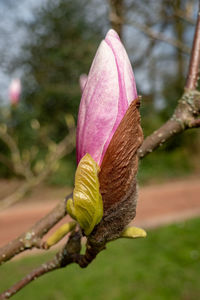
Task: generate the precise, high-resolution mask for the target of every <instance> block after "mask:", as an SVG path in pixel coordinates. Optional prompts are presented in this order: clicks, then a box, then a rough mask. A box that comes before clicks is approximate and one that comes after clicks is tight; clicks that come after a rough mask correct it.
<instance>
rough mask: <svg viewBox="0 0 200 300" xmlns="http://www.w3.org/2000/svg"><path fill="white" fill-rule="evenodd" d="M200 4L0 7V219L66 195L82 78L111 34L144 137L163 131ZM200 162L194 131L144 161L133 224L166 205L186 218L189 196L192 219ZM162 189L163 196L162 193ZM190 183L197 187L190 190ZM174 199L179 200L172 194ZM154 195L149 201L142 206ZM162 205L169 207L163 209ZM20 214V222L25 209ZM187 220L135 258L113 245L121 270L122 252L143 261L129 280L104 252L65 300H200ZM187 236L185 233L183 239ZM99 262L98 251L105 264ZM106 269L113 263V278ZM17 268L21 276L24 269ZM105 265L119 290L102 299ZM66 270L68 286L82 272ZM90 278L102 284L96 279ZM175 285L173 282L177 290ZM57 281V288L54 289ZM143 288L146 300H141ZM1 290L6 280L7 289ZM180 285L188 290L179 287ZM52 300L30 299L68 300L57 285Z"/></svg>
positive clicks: (198, 135)
mask: <svg viewBox="0 0 200 300" xmlns="http://www.w3.org/2000/svg"><path fill="white" fill-rule="evenodd" d="M198 2H199V1H198V0H175V1H172V0H158V1H156V0H151V1H147V0H143V1H140V0H124V1H123V0H119V1H116V0H110V1H108V0H43V1H39V0H21V1H15V0H6V1H5V0H0V37H1V38H0V185H1V189H0V209H3V208H7V207H9V206H11V205H12V204H15V203H17V202H19V201H20V200H23V202H22V203H24V202H25V201H26V200H27V199H28V200H27V201H29V202H31V203H33V202H36V203H37V205H40V204H41V203H42V201H43V200H44V198H45V199H46V198H47V200H52V198H54V200H59V199H60V197H64V195H65V194H67V192H68V191H70V190H71V188H72V186H73V181H74V173H75V170H76V158H75V127H76V121H77V113H78V107H79V103H80V99H81V87H80V76H81V75H82V74H88V72H89V68H90V65H91V63H92V60H93V57H94V55H95V52H96V50H97V47H98V45H99V43H100V41H101V40H102V39H103V38H104V36H105V34H106V32H107V30H108V29H109V28H110V27H111V26H112V27H114V28H115V29H116V30H117V31H118V32H119V34H120V36H121V39H122V41H123V43H124V45H125V48H126V50H127V52H128V55H129V58H130V60H131V63H132V66H133V70H134V73H135V78H136V83H137V89H138V93H139V94H140V95H141V96H142V103H141V118H142V127H143V131H144V135H145V136H147V135H149V134H151V133H152V132H153V131H154V130H156V129H157V128H158V127H160V126H161V125H162V124H163V123H164V122H166V120H167V119H168V118H169V117H170V116H171V114H172V112H173V110H174V108H175V107H176V105H177V100H178V99H179V97H181V95H182V93H183V87H184V83H185V78H186V72H187V67H188V63H189V53H190V50H191V46H192V39H193V34H194V26H195V20H196V16H197V10H198ZM82 78H83V77H82ZM199 161H200V131H199V130H198V129H192V130H189V131H186V132H184V133H183V134H181V135H178V136H176V137H174V138H172V139H171V140H170V141H169V142H167V143H165V145H163V146H162V147H160V148H159V149H158V150H156V151H155V152H153V153H151V154H150V155H148V156H147V157H146V158H145V159H143V160H142V161H141V162H140V168H139V173H138V181H139V184H140V186H145V187H144V188H143V189H141V191H142V193H143V194H142V195H144V194H145V196H143V197H144V198H145V199H146V200H144V203H145V205H146V206H145V207H144V208H141V209H143V210H142V213H141V215H139V221H138V222H139V223H140V221H141V223H142V222H143V221H144V216H147V215H148V213H149V211H151V214H152V216H154V215H153V214H154V213H155V211H157V212H158V214H157V215H156V216H159V217H160V219H162V218H164V217H163V216H164V213H165V211H166V210H167V208H166V207H165V204H166V202H168V200H170V199H171V200H172V202H173V203H174V202H175V200H176V199H179V205H177V206H176V207H175V206H173V205H172V206H171V211H170V209H168V212H169V215H170V213H171V214H172V211H173V209H174V210H175V209H176V210H179V208H180V209H181V208H182V207H187V209H188V210H191V209H192V207H190V206H188V202H189V201H188V199H189V198H192V196H191V193H193V194H195V195H193V196H194V197H193V198H195V197H196V198H195V200H194V202H195V209H196V211H197V209H199V206H200V204H199V206H198V202H200V201H199V199H197V198H199V196H198V195H199V194H198V191H199V190H198V188H199V184H198V182H199V177H200V163H199ZM182 180H183V181H182ZM166 182H167V185H165V188H164V190H162V189H161V190H159V187H158V186H157V184H164V183H165V184H166ZM174 182H175V184H174ZM192 182H195V186H193V185H192ZM172 183H173V184H172ZM170 184H171V185H170ZM187 184H188V188H187V190H188V191H189V192H188V193H185V190H183V186H184V187H185V188H186V186H187ZM36 187H39V188H38V189H36ZM152 187H153V188H154V191H155V192H156V193H158V192H159V193H160V194H159V196H158V195H157V196H158V201H156V199H155V196H154V194H151V193H152ZM145 189H146V190H145ZM173 189H175V190H176V194H175V195H174V194H173V191H174V190H173ZM171 190H172V194H171V193H170V191H171ZM177 191H178V192H177ZM168 192H169V194H167V193H168ZM186 194H187V198H186V199H185V200H184V203H182V202H181V199H183V198H184V196H185V195H186ZM149 195H151V199H152V198H153V199H155V202H153V201H152V202H148V200H149ZM164 195H165V196H166V198H164V199H165V201H164V202H162V201H161V202H159V199H160V198H162V196H164ZM173 195H174V196H173ZM173 197H174V198H173ZM189 200H191V199H189ZM141 201H142V200H141ZM160 203H161V204H160ZM159 205H160V206H159ZM184 205H185V206H184ZM191 205H192V201H191ZM158 206H159V207H160V208H159V209H160V214H159V209H158ZM161 206H162V207H161ZM39 207H40V206H39ZM47 207H48V205H47ZM15 208H16V207H15V206H14V209H15ZM147 208H148V209H147ZM152 208H154V210H153V209H152ZM18 210H19V211H18V218H19V219H20V218H21V217H22V213H21V211H22V210H21V206H20V209H18ZM161 212H162V213H163V215H162V214H161ZM26 213H27V212H26ZM26 213H25V215H26ZM38 214H39V213H38ZM25 215H24V216H23V218H24V219H26V216H25ZM3 216H4V217H5V215H2V218H3ZM140 216H141V219H140ZM175 216H177V215H175ZM142 217H143V219H142ZM28 218H30V216H29V215H28V217H27V219H28ZM175 218H176V217H175ZM11 219H12V220H13V215H12V216H10V220H11ZM2 220H3V221H2V224H3V226H4V228H5V227H9V226H10V225H8V220H9V218H8V217H5V219H2ZM16 220H18V219H16ZM173 220H174V219H173ZM177 220H180V218H177ZM188 222H189V223H181V225H173V226H174V227H173V226H172V225H171V227H166V228H162V229H157V231H155V232H153V233H152V236H153V237H151V238H150V240H148V241H147V242H139V244H138V245H139V246H138V245H137V246H135V247H136V248H134V246H133V248H131V247H132V246H130V244H129V243H128V242H124V244H123V243H122V244H119V243H118V242H117V243H118V244H119V245H118V248H117V249H115V248H114V246H112V247H111V253H114V254H113V255H116V259H117V260H119V261H120V260H121V256H123V255H124V254H123V248H126V249H127V251H129V252H128V253H131V252H134V251H138V252H139V253H141V254H140V255H139V257H138V260H137V258H136V260H137V264H136V273H134V274H133V273H132V271H130V274H129V275H127V274H128V273H126V274H125V272H124V273H123V272H122V273H121V275H119V277H117V278H115V277H116V276H117V275H116V276H115V268H116V270H118V271H117V272H120V270H121V267H120V266H121V265H119V264H118V263H116V261H115V259H114V258H113V256H112V255H111V253H110V254H108V255H107V256H106V257H105V261H104V262H101V263H100V261H99V263H98V264H97V266H96V269H95V266H94V267H93V266H92V267H91V269H89V271H87V272H88V273H86V274H88V275H86V277H84V278H83V277H82V278H83V282H84V284H81V283H80V282H79V284H80V286H81V289H82V290H81V289H80V291H79V292H78V291H77V293H74V292H73V291H71V293H72V294H71V297H72V298H70V297H69V299H93V298H92V296H91V295H92V292H91V291H92V289H90V288H91V285H94V286H95V287H96V290H95V292H94V293H95V299H133V296H132V295H135V296H136V298H134V299H198V298H199V297H200V290H199V287H198V279H197V277H198V276H197V275H196V272H197V269H198V268H197V266H199V267H200V265H199V257H200V255H199V253H200V252H199V249H197V248H196V246H195V228H197V227H198V226H199V225H200V223H199V220H198V219H197V220H195V221H194V220H192V221H188ZM190 222H191V223H190ZM143 223H145V222H143ZM161 223H162V222H161ZM0 224H1V221H0ZM4 224H6V225H4ZM145 224H146V223H145ZM153 224H154V223H153ZM197 225H198V226H197ZM12 226H14V225H12ZM23 226H24V224H22V225H21V227H20V225H19V228H20V230H21V231H22V230H23V228H24V227H23ZM2 230H3V229H1V231H2ZM12 230H13V227H12ZM12 230H11V231H12ZM186 232H189V233H188V235H187V234H185V233H186ZM19 233H20V232H19ZM12 234H13V233H12V232H11V233H9V234H8V233H4V234H3V233H2V232H0V235H2V236H3V235H4V241H7V240H9V239H10V238H11V236H12ZM15 234H16V233H15ZM192 234H193V235H194V236H193V237H194V239H192ZM177 235H179V237H180V235H181V236H182V237H181V239H180V240H179V241H177V243H178V244H176V243H175V241H174V239H176V236H177ZM163 236H164V237H165V238H166V239H164V238H163ZM184 238H185V240H184ZM170 239H172V240H173V242H172V244H169V245H168V246H166V245H165V244H166V243H168V242H169V240H170ZM154 242H155V243H157V244H154ZM145 243H146V244H145ZM156 245H157V247H156ZM170 245H171V246H170ZM184 245H187V246H186V248H184V251H182V250H181V251H180V255H179V254H177V260H176V262H175V258H174V255H175V253H174V252H172V248H173V247H174V248H177V249H183V247H184ZM146 247H147V248H148V249H149V250H148V255H150V253H154V254H153V257H152V260H151V258H150V257H149V256H148V255H147V253H146V252H144V253H143V254H142V250H141V249H144V248H146ZM159 247H160V248H159ZM163 247H164V249H162V248H163ZM167 247H169V248H167ZM198 247H199V246H198ZM158 248H159V249H161V250H163V252H162V254H160V253H159V252H157V250H158ZM112 251H113V252H112ZM120 251H121V252H120ZM170 251H171V252H170ZM187 251H189V252H187ZM188 253H189V254H188ZM187 254H188V255H187ZM103 255H104V253H102V257H101V259H102V260H103ZM109 255H110V256H111V257H110V258H108V257H109ZM130 256H131V254H130ZM117 257H118V258H117ZM128 257H129V256H128V255H127V262H124V264H125V265H126V264H127V268H128V267H129V263H128V261H131V262H133V268H134V266H135V259H134V255H133V257H132V259H130V260H129V258H130V257H129V258H128ZM157 257H160V265H159V264H158V265H157V263H155V262H156V261H157ZM37 259H38V260H40V259H41V258H37ZM37 259H36V260H37ZM124 259H125V258H123V259H122V261H121V264H123V260H124ZM172 260H173V261H174V263H173V262H172ZM138 261H139V262H140V263H141V264H140V263H139V262H138ZM197 261H198V264H197ZM144 262H145V263H144ZM153 262H154V263H153ZM26 263H28V262H26ZM31 263H32V262H30V264H31ZM34 263H35V261H34ZM110 263H111V265H112V264H113V265H112V267H111V269H109V264H110ZM194 263H196V267H195V268H193V264H194ZM115 264H117V266H115ZM145 264H147V265H148V264H149V266H150V267H152V270H153V269H154V268H155V270H154V271H152V272H153V273H154V275H153V278H154V281H151V280H150V279H149V276H152V273H151V274H149V273H148V272H147V270H146V269H145ZM141 265H142V267H141ZM183 265H184V266H185V270H187V267H188V273H187V272H186V273H184V275H183V274H182V270H183ZM16 266H17V270H18V271H19V269H18V268H19V266H18V265H16ZM101 266H102V268H103V269H101V271H100V274H101V272H102V274H107V275H106V276H108V277H109V278H111V277H112V276H113V277H112V278H114V279H113V281H112V280H111V281H112V285H115V283H116V287H113V289H112V291H113V292H111V290H110V287H109V285H108V284H107V283H106V282H104V287H105V289H104V292H102V290H101V289H100V287H99V286H97V282H96V281H95V282H94V278H95V276H97V279H96V280H97V281H98V282H99V283H100V282H101V281H102V277H101V276H100V275H99V273H97V268H98V269H100V268H101ZM140 267H141V269H140ZM10 268H12V267H10ZM73 268H75V271H73V270H71V271H70V272H71V276H72V278H75V277H76V271H77V274H78V269H77V267H75V266H73ZM89 268H90V267H89ZM92 268H94V270H93V269H92ZM71 269H72V268H71ZM144 269H145V271H144ZM5 270H7V269H5ZM91 270H93V271H91ZM142 270H143V271H144V272H143V273H142ZM18 271H16V272H18ZM6 272H7V271H6ZM19 272H21V271H19ZM67 272H68V270H65V273H66V274H67ZM95 272H96V273H95ZM146 272H147V273H146ZM21 273H23V270H22V272H21ZM21 273H20V274H21ZM90 273H92V274H97V275H95V276H94V278H91V276H90V275H89V274H90ZM144 273H145V274H146V275H145V274H144ZM17 274H18V273H17ZM60 274H61V272H60ZM119 274H120V273H119ZM148 274H149V275H148ZM13 276H14V275H13ZM17 276H18V275H17ZM54 276H55V274H52V278H54ZM62 276H64V273H63V275H62ZM62 276H61V277H62ZM66 276H68V275H66ZM73 276H74V277H73ZM77 276H78V275H77ZM81 276H83V275H81ZM99 276H100V277H99ZM102 276H104V275H102ZM144 276H146V277H145V278H144ZM160 276H163V278H165V279H166V286H165V287H163V288H162V284H161V283H160V282H158V281H160ZM178 276H180V281H179V280H177V277H178ZM92 277H93V275H92ZM132 277H133V278H134V280H135V281H134V283H133V285H132V283H130V282H129V281H130V278H132ZM175 277H176V278H175ZM45 278H48V277H45ZM9 280H11V279H9ZM42 280H43V279H42ZM42 280H41V281H40V283H39V285H41V282H42ZM52 280H53V279H52ZM62 280H63V279H60V281H59V282H58V285H59V284H60V282H62ZM104 280H105V278H104V279H103V281H104ZM131 280H132V279H131ZM67 282H68V281H67V279H66V285H67V286H69V285H68V284H67ZM127 282H128V283H127ZM131 282H132V281H131ZM144 282H145V283H146V284H147V291H151V292H152V296H151V294H149V295H148V293H147V294H146V293H145V292H144V285H143V284H142V283H144ZM156 282H157V283H158V285H157V286H156ZM118 283H119V284H122V285H121V289H120V287H119V288H118V287H117V285H118ZM129 283H130V284H129ZM167 283H168V284H169V289H168V288H167ZM6 284H8V282H6V283H5V284H4V285H5V286H6ZM34 284H35V283H34ZM55 285H56V284H55ZM72 285H73V284H72ZM183 285H185V289H186V290H185V291H184V288H183V287H181V286H183ZM118 289H119V291H118ZM192 289H193V292H191V290H192ZM46 290H47V289H46ZM88 290H89V294H88V296H87V293H86V291H88ZM116 290H117V291H116ZM105 291H107V294H106V292H105ZM135 291H136V292H135ZM141 291H142V292H141ZM154 292H155V293H154ZM28 293H29V292H28ZM85 293H86V294H85ZM134 293H136V294H134ZM47 294H48V293H47ZM47 294H44V295H43V296H40V295H37V297H38V299H66V297H65V293H64V294H63V292H60V291H59V290H56V287H55V290H54V291H52V292H51V295H53V296H51V295H50V294H48V295H47ZM83 294H84V296H83ZM24 295H25V296H15V297H14V299H27V297H28V298H30V299H35V298H34V297H36V294H34V297H33V295H32V292H30V293H29V294H24ZM27 295H28V296H27ZM31 295H32V296H31ZM20 297H21V298H20ZM23 297H24V298H23ZM31 297H33V298H31Z"/></svg>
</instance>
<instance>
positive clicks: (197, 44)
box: [185, 1, 200, 90]
mask: <svg viewBox="0 0 200 300" xmlns="http://www.w3.org/2000/svg"><path fill="white" fill-rule="evenodd" d="M199 65H200V1H199V11H198V17H197V22H196V28H195V35H194V39H193V45H192V52H191V56H190V64H189V71H188V76H187V81H186V86H185V87H186V88H187V89H190V90H194V89H195V88H196V87H197V84H198V74H199Z"/></svg>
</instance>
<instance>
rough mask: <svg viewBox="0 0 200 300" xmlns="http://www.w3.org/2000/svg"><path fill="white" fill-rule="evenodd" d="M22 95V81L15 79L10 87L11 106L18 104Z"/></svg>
mask: <svg viewBox="0 0 200 300" xmlns="http://www.w3.org/2000/svg"><path fill="white" fill-rule="evenodd" d="M20 94H21V81H20V79H19V78H16V79H13V80H12V81H11V83H10V86H9V98H10V102H11V104H17V103H18V102H19V99H20Z"/></svg>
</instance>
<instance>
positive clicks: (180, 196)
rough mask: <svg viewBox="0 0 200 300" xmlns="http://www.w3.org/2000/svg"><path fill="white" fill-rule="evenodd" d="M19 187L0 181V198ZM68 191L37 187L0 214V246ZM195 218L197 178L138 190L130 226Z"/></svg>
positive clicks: (199, 199) (199, 209)
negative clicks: (134, 213) (21, 200)
mask: <svg viewBox="0 0 200 300" xmlns="http://www.w3.org/2000/svg"><path fill="white" fill-rule="evenodd" d="M18 184H19V183H18V182H14V181H11V182H10V181H6V180H1V181H0V197H1V198H2V196H5V194H6V193H7V192H8V191H11V190H14V189H15V188H16V186H17V185H18ZM69 192H70V190H69V188H65V187H62V188H58V187H48V186H40V187H38V188H37V189H36V190H35V191H34V192H33V193H32V194H31V195H29V196H27V197H26V199H25V200H23V202H21V203H18V204H16V205H14V206H12V207H10V208H8V209H7V210H4V211H2V212H0V246H2V245H3V244H5V243H7V242H9V241H10V240H12V239H13V238H15V237H17V236H18V235H19V234H20V233H22V232H23V231H25V230H26V229H28V228H29V227H30V226H31V225H33V224H34V223H35V222H36V221H37V220H39V219H40V218H41V217H42V216H44V215H45V214H47V213H48V212H49V211H50V210H51V209H52V208H53V207H54V206H55V205H56V203H57V202H58V201H59V200H60V199H62V198H64V197H65V195H66V194H68V193H69ZM194 216H200V178H199V177H197V178H196V177H195V178H190V179H184V180H180V181H174V182H173V181H171V182H168V183H165V184H160V185H150V186H146V187H142V188H140V189H139V200H138V207H137V217H136V218H135V220H134V221H133V223H134V225H136V226H137V225H138V226H141V227H144V228H150V227H151V228H152V227H156V226H160V225H164V224H167V223H172V222H177V221H181V220H184V219H187V218H191V217H194ZM64 221H66V219H65V220H63V222H64Z"/></svg>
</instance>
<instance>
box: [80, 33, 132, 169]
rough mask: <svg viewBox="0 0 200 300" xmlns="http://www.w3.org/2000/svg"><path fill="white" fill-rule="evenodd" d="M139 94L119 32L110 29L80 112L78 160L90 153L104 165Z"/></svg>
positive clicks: (92, 72) (88, 82)
mask: <svg viewBox="0 0 200 300" xmlns="http://www.w3.org/2000/svg"><path fill="white" fill-rule="evenodd" d="M136 98H137V90H136V84H135V79H134V75H133V71H132V67H131V64H130V61H129V58H128V55H127V53H126V50H125V48H124V46H123V45H122V43H121V41H120V38H119V36H118V34H117V33H116V32H115V31H114V30H112V29H111V30H109V31H108V33H107V35H106V37H105V40H103V41H102V42H101V44H100V46H99V48H98V50H97V53H96V55H95V58H94V60H93V63H92V66H91V68H90V72H89V75H88V79H87V84H86V86H85V88H84V91H83V94H82V98H81V103H80V108H79V115H78V126H77V146H76V149H77V163H79V161H80V159H81V158H82V157H83V156H84V155H85V154H86V153H89V154H90V155H91V156H92V157H93V159H94V160H95V161H96V162H97V163H98V164H99V165H101V163H102V160H103V157H104V155H105V152H106V150H107V148H108V145H109V143H110V141H111V139H112V137H113V134H114V133H115V131H116V129H117V127H118V126H119V124H120V122H121V120H122V118H123V117H124V115H125V113H126V111H127V109H128V107H129V105H130V104H131V102H132V101H133V100H134V99H136Z"/></svg>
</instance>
